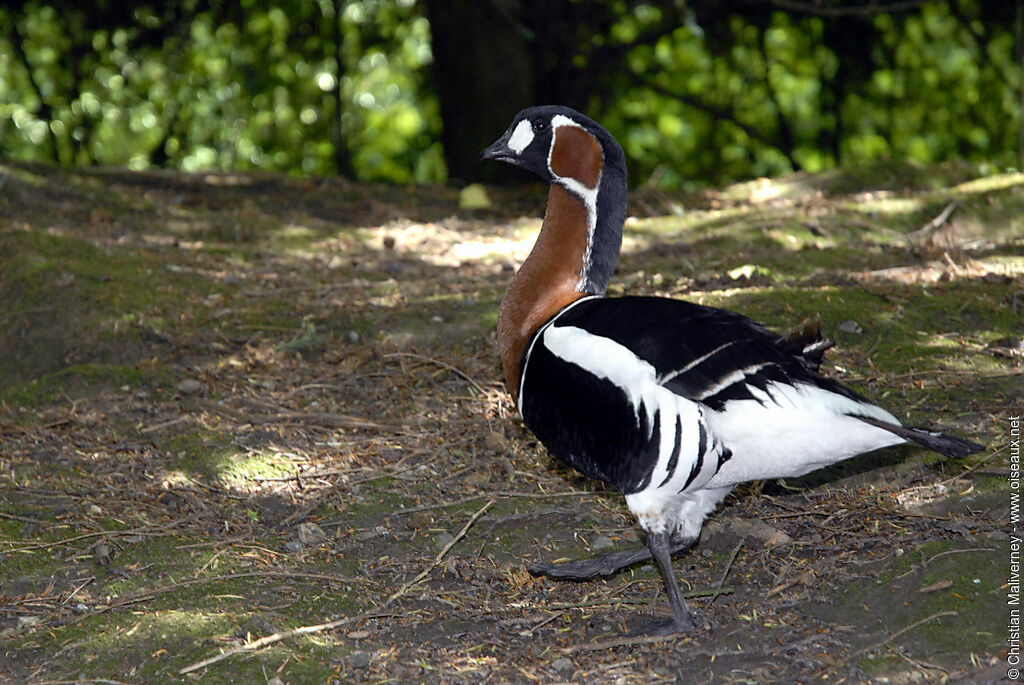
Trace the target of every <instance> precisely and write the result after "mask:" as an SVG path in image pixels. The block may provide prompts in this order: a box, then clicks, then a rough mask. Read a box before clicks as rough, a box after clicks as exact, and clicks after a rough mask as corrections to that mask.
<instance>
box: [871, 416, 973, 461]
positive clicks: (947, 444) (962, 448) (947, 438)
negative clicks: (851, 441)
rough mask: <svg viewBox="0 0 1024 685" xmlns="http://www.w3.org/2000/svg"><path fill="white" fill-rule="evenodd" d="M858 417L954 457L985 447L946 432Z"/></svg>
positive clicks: (963, 455) (934, 450)
mask: <svg viewBox="0 0 1024 685" xmlns="http://www.w3.org/2000/svg"><path fill="white" fill-rule="evenodd" d="M857 418H858V419H860V420H861V421H863V422H864V423H870V424H871V425H872V426H877V427H879V428H882V429H884V430H887V431H889V432H890V433H894V434H896V435H898V436H900V437H901V438H906V439H907V440H910V441H911V442H916V443H917V444H918V445H921V446H922V447H925V448H927V449H930V450H931V451H933V452H938V453H939V454H942V455H945V456H947V457H950V458H952V459H963V458H964V457H966V456H967V455H968V454H974V453H975V452H980V451H982V450H983V449H985V446H984V445H979V444H978V443H976V442H971V441H970V440H964V439H963V438H957V437H954V436H952V435H945V434H944V433H938V432H935V431H930V430H927V429H925V428H911V427H910V426H897V425H894V424H891V423H886V422H885V421H879V420H878V419H873V418H870V417H867V416H858V417H857Z"/></svg>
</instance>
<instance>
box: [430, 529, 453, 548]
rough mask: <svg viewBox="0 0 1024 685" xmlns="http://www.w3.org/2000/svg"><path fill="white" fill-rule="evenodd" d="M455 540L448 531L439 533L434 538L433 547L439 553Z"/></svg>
mask: <svg viewBox="0 0 1024 685" xmlns="http://www.w3.org/2000/svg"><path fill="white" fill-rule="evenodd" d="M454 539H455V536H454V535H452V534H451V533H449V532H448V531H444V530H443V531H441V532H440V533H438V534H437V535H435V536H434V546H435V547H437V549H438V550H439V551H440V550H442V549H444V548H445V545H447V544H448V543H450V542H451V541H452V540H454Z"/></svg>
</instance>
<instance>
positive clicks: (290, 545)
mask: <svg viewBox="0 0 1024 685" xmlns="http://www.w3.org/2000/svg"><path fill="white" fill-rule="evenodd" d="M303 547H305V545H304V544H302V543H301V542H300V541H298V540H289V541H288V542H286V543H284V548H285V549H286V550H288V551H289V552H298V551H301V550H302V548H303Z"/></svg>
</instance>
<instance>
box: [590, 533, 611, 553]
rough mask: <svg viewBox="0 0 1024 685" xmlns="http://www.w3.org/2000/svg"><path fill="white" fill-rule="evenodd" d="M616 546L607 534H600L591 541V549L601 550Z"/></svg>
mask: <svg viewBox="0 0 1024 685" xmlns="http://www.w3.org/2000/svg"><path fill="white" fill-rule="evenodd" d="M613 547H615V543H614V542H612V539H611V538H610V537H608V536H607V535H598V536H597V537H596V538H594V539H593V540H591V541H590V549H592V550H594V551H595V552H601V551H603V550H606V549H612V548H613Z"/></svg>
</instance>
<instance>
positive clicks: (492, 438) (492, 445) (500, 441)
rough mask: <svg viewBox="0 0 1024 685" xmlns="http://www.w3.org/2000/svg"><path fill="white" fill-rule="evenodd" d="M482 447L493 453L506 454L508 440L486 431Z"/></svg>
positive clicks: (500, 435) (498, 434)
mask: <svg viewBox="0 0 1024 685" xmlns="http://www.w3.org/2000/svg"><path fill="white" fill-rule="evenodd" d="M484 445H485V446H486V447H487V448H488V449H491V450H494V451H495V452H507V451H508V449H509V444H508V438H506V437H505V436H504V435H502V434H501V433H499V432H497V431H488V432H487V435H485V436H484Z"/></svg>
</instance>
